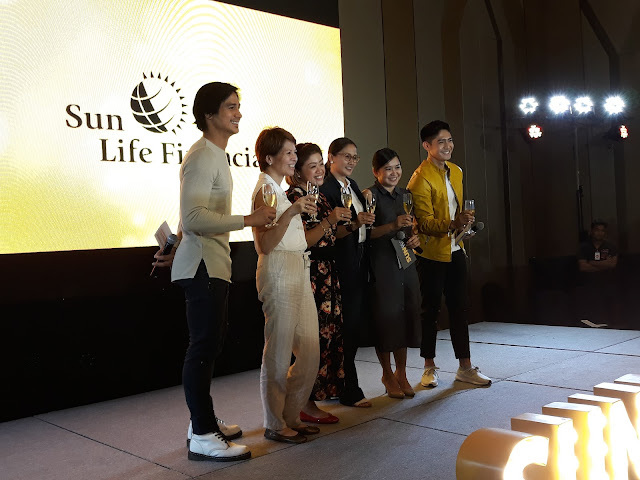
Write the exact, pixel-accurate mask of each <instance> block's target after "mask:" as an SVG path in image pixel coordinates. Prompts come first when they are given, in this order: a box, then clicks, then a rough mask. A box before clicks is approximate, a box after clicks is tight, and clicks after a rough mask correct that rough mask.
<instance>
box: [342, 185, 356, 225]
mask: <svg viewBox="0 0 640 480" xmlns="http://www.w3.org/2000/svg"><path fill="white" fill-rule="evenodd" d="M340 194H341V197H342V204H343V205H344V208H349V209H351V203H352V202H353V199H352V198H351V192H350V191H349V189H348V188H347V187H342V188H341V189H340ZM346 224H347V225H351V220H350V219H349V220H348V221H347V222H346Z"/></svg>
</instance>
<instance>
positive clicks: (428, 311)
mask: <svg viewBox="0 0 640 480" xmlns="http://www.w3.org/2000/svg"><path fill="white" fill-rule="evenodd" d="M420 138H421V140H422V146H423V147H424V149H425V150H426V151H427V153H428V156H427V159H426V160H424V161H423V162H422V163H421V164H420V166H419V167H418V168H417V169H416V171H415V172H413V175H412V176H411V179H410V180H409V185H408V186H407V188H408V189H409V190H410V191H411V193H412V194H413V205H414V212H415V216H416V220H417V223H418V236H419V237H420V247H421V249H422V252H421V253H418V264H417V267H418V275H419V277H420V290H421V291H422V345H421V347H420V356H422V357H423V358H424V373H423V374H422V380H421V383H422V385H423V386H425V387H436V386H437V385H438V372H437V370H438V367H436V364H435V362H434V358H435V356H436V335H437V332H438V327H437V320H438V314H439V313H440V303H441V301H442V295H443V293H444V296H445V301H446V304H447V310H448V311H449V324H450V332H451V342H452V343H453V350H454V352H455V355H456V358H457V359H458V360H459V361H460V368H458V372H457V373H456V380H458V381H461V382H466V383H471V384H474V385H491V379H490V378H489V377H487V376H486V375H483V374H482V373H480V370H479V369H478V367H476V366H473V365H472V364H471V355H470V353H469V327H468V325H467V312H466V298H467V294H466V289H467V285H466V284H467V259H466V253H465V251H464V246H463V244H462V243H460V244H458V245H456V243H455V237H456V232H458V231H461V230H462V229H463V228H464V227H465V225H467V224H469V223H473V222H474V220H475V218H474V216H473V212H470V211H466V210H463V209H462V206H463V205H464V203H463V200H462V169H461V168H460V167H459V166H458V165H456V164H454V163H451V154H452V153H453V138H452V136H451V128H449V125H448V124H447V123H445V122H442V121H440V120H435V121H433V122H431V123H429V124H427V125H425V126H424V127H423V128H422V130H421V131H420Z"/></svg>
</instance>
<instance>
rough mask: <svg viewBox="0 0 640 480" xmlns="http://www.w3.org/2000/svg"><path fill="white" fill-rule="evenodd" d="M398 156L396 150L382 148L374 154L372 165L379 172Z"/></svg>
mask: <svg viewBox="0 0 640 480" xmlns="http://www.w3.org/2000/svg"><path fill="white" fill-rule="evenodd" d="M396 157H398V154H397V153H396V151H395V150H391V149H390V148H381V149H380V150H378V151H377V152H376V153H374V154H373V160H371V166H372V167H373V169H374V170H375V171H376V172H377V171H378V170H380V169H381V168H382V167H384V166H385V165H386V164H387V163H389V162H390V161H391V160H393V159H394V158H396ZM398 161H400V157H398Z"/></svg>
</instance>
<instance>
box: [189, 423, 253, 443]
mask: <svg viewBox="0 0 640 480" xmlns="http://www.w3.org/2000/svg"><path fill="white" fill-rule="evenodd" d="M216 423H217V424H218V428H219V429H220V432H222V435H224V438H226V439H227V440H235V439H236V438H240V437H241V436H242V429H241V428H240V427H239V426H238V425H227V424H226V423H224V420H220V419H219V418H218V417H216ZM192 436H193V423H191V420H189V428H188V429H187V447H188V446H189V442H190V441H191V437H192Z"/></svg>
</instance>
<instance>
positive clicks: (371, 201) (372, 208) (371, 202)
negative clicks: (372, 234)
mask: <svg viewBox="0 0 640 480" xmlns="http://www.w3.org/2000/svg"><path fill="white" fill-rule="evenodd" d="M365 200H366V201H367V212H368V213H375V212H376V197H375V196H374V195H373V193H371V192H369V195H367V196H366V197H365ZM366 228H367V230H373V229H374V228H376V227H374V226H373V225H367V227H366Z"/></svg>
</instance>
